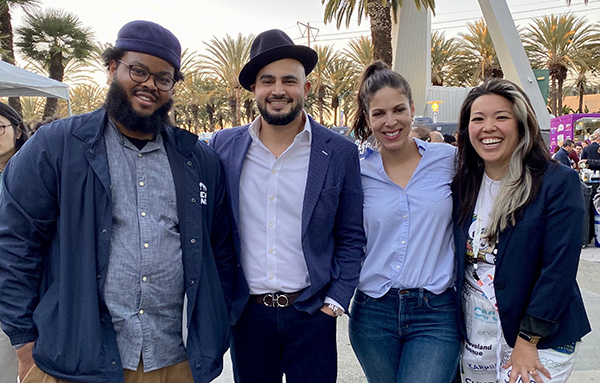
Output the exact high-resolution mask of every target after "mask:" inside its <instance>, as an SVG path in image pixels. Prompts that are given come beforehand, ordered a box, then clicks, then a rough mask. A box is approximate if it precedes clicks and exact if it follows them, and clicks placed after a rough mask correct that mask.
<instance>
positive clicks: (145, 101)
mask: <svg viewBox="0 0 600 383" xmlns="http://www.w3.org/2000/svg"><path fill="white" fill-rule="evenodd" d="M121 61H123V62H125V63H127V64H129V65H141V66H142V67H145V68H146V69H147V70H148V71H150V72H152V73H156V74H163V75H167V76H170V77H171V78H173V77H174V76H175V69H174V68H173V66H172V65H171V64H169V63H168V62H166V61H165V60H163V59H161V58H158V57H156V56H151V55H148V54H145V53H139V52H132V51H127V52H125V54H124V55H123V57H121ZM109 72H110V80H111V81H113V82H114V81H116V82H117V83H118V84H119V85H120V86H121V88H123V90H124V91H125V93H126V95H127V100H128V102H129V104H130V105H131V108H132V109H133V110H134V111H135V112H136V113H137V114H139V115H140V116H150V115H152V113H154V112H156V111H157V110H158V109H159V108H160V107H161V106H163V105H165V104H166V103H167V102H169V101H170V100H171V98H172V97H173V89H171V90H170V91H168V92H163V91H159V90H158V88H157V87H156V84H154V76H153V75H151V76H150V77H149V78H148V79H147V80H146V81H145V82H143V83H137V82H135V81H133V80H132V79H131V77H130V76H129V67H128V66H127V65H123V64H119V65H117V63H116V62H114V61H113V62H111V64H110V70H109Z"/></svg>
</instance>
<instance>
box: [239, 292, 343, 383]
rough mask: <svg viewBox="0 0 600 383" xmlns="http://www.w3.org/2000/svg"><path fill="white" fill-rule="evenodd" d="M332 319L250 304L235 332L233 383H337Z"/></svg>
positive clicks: (293, 310) (334, 325) (321, 313)
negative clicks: (283, 376) (283, 382)
mask: <svg viewBox="0 0 600 383" xmlns="http://www.w3.org/2000/svg"><path fill="white" fill-rule="evenodd" d="M335 335H336V318H334V317H331V316H329V315H327V314H325V313H323V312H321V311H320V310H317V311H316V312H315V313H314V314H312V315H311V314H308V313H305V312H303V311H299V310H297V309H296V308H294V307H293V306H290V307H285V308H273V307H266V306H264V305H261V304H256V303H252V302H249V303H248V305H247V306H246V308H245V309H244V312H243V313H242V316H241V318H240V320H239V322H238V323H237V324H236V325H235V326H234V327H233V338H232V342H231V359H232V361H233V372H234V376H235V381H236V383H281V381H282V375H283V374H285V378H286V382H287V383H308V382H310V383H335V381H336V376H337V349H336V340H335Z"/></svg>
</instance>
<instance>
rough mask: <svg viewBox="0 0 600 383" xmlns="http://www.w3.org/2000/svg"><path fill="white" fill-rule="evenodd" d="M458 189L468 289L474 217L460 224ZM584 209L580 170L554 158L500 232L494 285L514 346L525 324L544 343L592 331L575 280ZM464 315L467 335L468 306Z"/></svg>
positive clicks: (459, 238)
mask: <svg viewBox="0 0 600 383" xmlns="http://www.w3.org/2000/svg"><path fill="white" fill-rule="evenodd" d="M453 195H454V196H455V197H454V198H455V208H454V215H455V216H454V221H455V228H454V238H455V241H456V260H457V269H456V270H457V277H458V278H457V287H458V289H459V292H461V293H462V288H463V287H464V273H465V249H466V241H467V230H468V228H469V225H470V224H471V222H467V223H465V224H457V222H458V212H459V211H460V210H459V209H460V204H459V202H458V201H457V197H456V195H457V193H453ZM584 213H585V208H584V204H583V197H582V193H581V186H580V183H579V177H578V176H577V172H575V171H574V170H573V169H569V168H566V167H564V166H561V165H559V164H558V163H556V162H555V161H549V162H548V168H547V169H546V171H545V173H544V176H543V182H542V187H541V189H540V191H539V193H538V196H537V198H536V199H535V200H534V201H533V202H531V203H530V204H529V205H527V207H525V208H524V209H523V210H522V214H521V216H520V217H519V219H518V220H517V222H516V224H515V225H514V226H509V227H508V228H507V229H506V230H504V231H503V232H502V233H500V237H499V242H498V244H497V249H498V253H497V255H496V276H495V286H494V287H495V291H496V298H497V302H498V311H499V314H500V321H501V323H502V330H503V332H504V337H505V339H506V342H507V343H508V345H509V346H511V347H514V346H515V341H516V338H517V335H518V332H519V329H528V330H529V331H531V332H533V333H536V334H538V335H541V336H542V339H541V340H540V342H539V343H538V348H541V349H545V348H553V347H558V346H563V345H566V344H570V343H573V342H575V341H578V340H579V339H581V337H583V336H584V335H585V334H587V333H588V332H590V331H591V328H590V323H589V321H588V319H587V316H586V313H585V309H584V307H583V300H582V299H581V292H580V291H579V287H578V286H577V282H576V281H575V276H576V275H577V266H578V264H579V255H580V252H581V238H582V230H583V220H584ZM460 301H461V300H460V299H459V303H460ZM459 321H460V324H461V330H462V332H463V335H464V334H465V323H464V316H463V315H462V310H459Z"/></svg>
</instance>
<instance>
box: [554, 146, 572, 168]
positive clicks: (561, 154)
mask: <svg viewBox="0 0 600 383" xmlns="http://www.w3.org/2000/svg"><path fill="white" fill-rule="evenodd" d="M553 158H554V159H555V160H557V161H558V162H560V163H561V164H563V165H565V166H567V167H571V159H570V158H569V153H567V151H566V149H564V148H560V149H558V152H556V154H554V157H553Z"/></svg>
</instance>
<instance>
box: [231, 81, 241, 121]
mask: <svg viewBox="0 0 600 383" xmlns="http://www.w3.org/2000/svg"><path fill="white" fill-rule="evenodd" d="M241 90H242V87H241V85H236V87H235V121H234V124H233V126H240V125H241V123H240V122H241V121H242V92H241Z"/></svg>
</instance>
